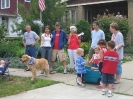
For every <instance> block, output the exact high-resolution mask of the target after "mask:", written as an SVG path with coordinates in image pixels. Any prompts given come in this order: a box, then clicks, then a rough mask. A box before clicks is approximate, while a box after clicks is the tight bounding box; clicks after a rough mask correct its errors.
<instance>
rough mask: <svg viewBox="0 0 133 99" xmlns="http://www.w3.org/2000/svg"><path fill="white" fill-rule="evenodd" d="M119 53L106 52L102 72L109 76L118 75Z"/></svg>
mask: <svg viewBox="0 0 133 99" xmlns="http://www.w3.org/2000/svg"><path fill="white" fill-rule="evenodd" d="M118 61H119V59H118V53H117V52H115V51H106V52H105V53H104V55H103V67H102V72H103V73H107V74H116V67H117V64H118Z"/></svg>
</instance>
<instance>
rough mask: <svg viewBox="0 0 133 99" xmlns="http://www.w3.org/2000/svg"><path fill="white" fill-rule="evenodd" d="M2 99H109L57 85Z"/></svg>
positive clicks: (123, 98)
mask: <svg viewBox="0 0 133 99" xmlns="http://www.w3.org/2000/svg"><path fill="white" fill-rule="evenodd" d="M1 99H109V98H108V97H107V95H105V96H103V95H101V91H95V90H88V89H86V88H80V87H77V86H70V85H66V84H56V85H52V86H48V87H43V88H38V89H35V90H30V91H27V92H23V93H20V94H17V95H13V96H8V97H3V98H1ZM110 99H133V97H131V96H124V95H119V94H113V97H111V98H110Z"/></svg>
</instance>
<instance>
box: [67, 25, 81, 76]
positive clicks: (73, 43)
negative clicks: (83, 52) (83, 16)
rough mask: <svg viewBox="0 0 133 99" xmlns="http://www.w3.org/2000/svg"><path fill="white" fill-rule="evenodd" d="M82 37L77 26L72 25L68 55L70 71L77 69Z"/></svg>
mask: <svg viewBox="0 0 133 99" xmlns="http://www.w3.org/2000/svg"><path fill="white" fill-rule="evenodd" d="M80 42H81V37H80V36H78V34H77V28H76V27H75V26H70V34H69V36H68V55H69V59H70V68H71V71H70V73H72V72H74V71H75V70H76V65H75V64H76V59H77V57H78V55H77V53H76V50H77V49H78V48H79V47H80Z"/></svg>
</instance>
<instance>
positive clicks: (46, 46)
mask: <svg viewBox="0 0 133 99" xmlns="http://www.w3.org/2000/svg"><path fill="white" fill-rule="evenodd" d="M51 39H52V34H51V31H50V27H49V26H46V27H45V30H44V33H43V34H42V36H41V57H42V58H45V59H47V60H48V63H49V66H50V59H51V54H52V47H51Z"/></svg>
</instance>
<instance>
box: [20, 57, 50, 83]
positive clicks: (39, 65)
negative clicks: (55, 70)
mask: <svg viewBox="0 0 133 99" xmlns="http://www.w3.org/2000/svg"><path fill="white" fill-rule="evenodd" d="M21 61H22V62H25V63H26V64H27V65H28V66H29V68H30V70H31V72H32V78H31V80H34V78H35V77H36V70H38V69H40V70H42V72H43V73H44V72H45V73H46V75H47V76H50V75H49V65H48V61H47V60H46V59H44V58H41V59H35V58H32V61H33V64H31V57H30V56H28V55H23V56H22V58H21Z"/></svg>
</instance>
